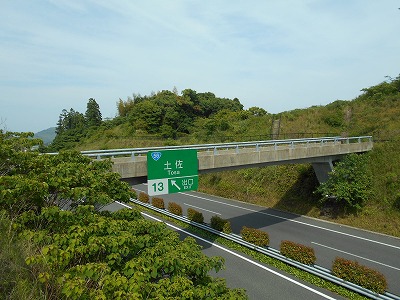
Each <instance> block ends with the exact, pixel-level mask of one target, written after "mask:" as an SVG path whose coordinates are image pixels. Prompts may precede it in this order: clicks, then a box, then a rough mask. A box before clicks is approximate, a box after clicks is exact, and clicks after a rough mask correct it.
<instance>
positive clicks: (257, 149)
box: [256, 143, 260, 152]
mask: <svg viewBox="0 0 400 300" xmlns="http://www.w3.org/2000/svg"><path fill="white" fill-rule="evenodd" d="M256 151H257V152H259V151H260V146H259V145H258V143H257V144H256Z"/></svg>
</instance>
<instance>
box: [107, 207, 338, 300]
mask: <svg viewBox="0 0 400 300" xmlns="http://www.w3.org/2000/svg"><path fill="white" fill-rule="evenodd" d="M121 208H122V206H121V205H119V204H116V203H113V204H111V205H109V206H107V207H105V208H104V209H107V210H110V211H115V210H118V209H121ZM145 217H146V218H149V219H152V220H155V221H161V220H159V219H158V218H157V217H154V216H151V215H150V214H145ZM166 224H167V225H168V226H169V227H170V228H171V229H173V230H176V231H178V232H179V233H180V235H181V238H182V239H183V238H185V237H186V236H188V235H190V236H192V237H194V238H195V239H196V240H197V243H198V244H200V245H201V246H202V247H203V253H205V254H206V255H208V256H221V257H224V260H225V264H224V265H225V269H224V270H221V271H220V272H218V273H215V272H212V273H211V274H210V275H212V276H215V277H221V278H225V279H226V282H227V285H228V287H230V288H244V289H245V290H246V293H247V295H248V296H249V299H254V300H259V299H276V300H280V299H282V300H286V299H310V300H312V299H342V298H341V297H339V296H338V295H336V294H334V293H332V292H330V291H327V290H324V289H321V288H318V287H315V286H313V285H311V284H309V283H305V282H302V281H299V280H298V279H297V278H295V277H293V276H290V275H288V274H286V273H284V272H282V271H280V270H277V269H275V268H272V267H270V266H268V265H266V264H262V263H260V262H257V261H254V260H253V259H251V258H249V257H247V256H246V255H243V254H242V253H237V252H235V251H232V250H231V249H227V248H225V247H223V246H221V245H218V244H214V243H213V242H212V241H207V240H205V239H203V238H201V237H197V236H195V235H193V234H191V233H188V232H186V231H185V230H183V229H181V228H179V227H177V226H176V225H174V224H170V223H168V222H166Z"/></svg>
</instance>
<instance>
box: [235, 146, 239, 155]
mask: <svg viewBox="0 0 400 300" xmlns="http://www.w3.org/2000/svg"><path fill="white" fill-rule="evenodd" d="M236 154H239V145H236Z"/></svg>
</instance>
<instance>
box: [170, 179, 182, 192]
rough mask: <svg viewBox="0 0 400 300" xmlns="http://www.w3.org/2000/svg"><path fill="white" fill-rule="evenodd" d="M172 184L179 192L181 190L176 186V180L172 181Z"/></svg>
mask: <svg viewBox="0 0 400 300" xmlns="http://www.w3.org/2000/svg"><path fill="white" fill-rule="evenodd" d="M171 184H172V185H173V186H175V187H176V188H177V189H178V190H181V188H180V187H179V185H177V184H176V180H171Z"/></svg>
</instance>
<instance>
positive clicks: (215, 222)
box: [210, 216, 232, 233]
mask: <svg viewBox="0 0 400 300" xmlns="http://www.w3.org/2000/svg"><path fill="white" fill-rule="evenodd" d="M227 223H229V222H228V221H227V220H225V219H222V218H221V217H220V216H213V217H212V218H211V224H210V225H211V228H214V229H215V230H218V231H222V232H224V233H230V232H232V230H231V231H230V232H226V231H225V230H224V227H225V226H229V228H230V223H229V225H226V224H227ZM225 229H226V230H227V229H228V228H225Z"/></svg>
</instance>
